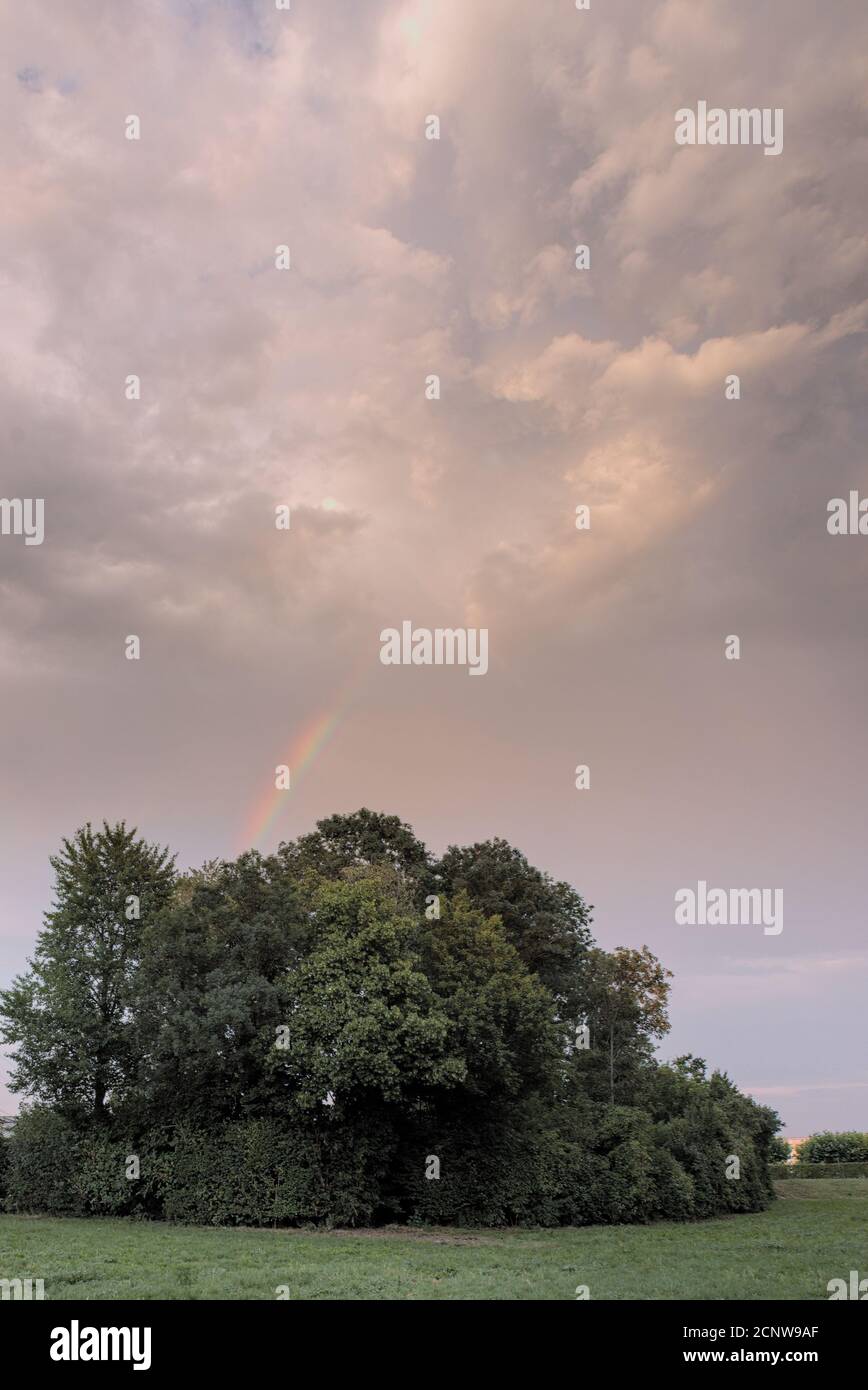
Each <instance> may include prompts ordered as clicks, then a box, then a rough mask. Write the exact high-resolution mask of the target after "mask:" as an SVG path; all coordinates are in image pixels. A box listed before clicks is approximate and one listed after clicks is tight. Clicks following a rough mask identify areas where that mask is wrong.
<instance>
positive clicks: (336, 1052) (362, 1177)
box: [0, 810, 779, 1224]
mask: <svg viewBox="0 0 868 1390" xmlns="http://www.w3.org/2000/svg"><path fill="white" fill-rule="evenodd" d="M51 862H52V866H53V869H54V872H55V894H54V902H53V905H52V907H51V909H50V910H49V912H48V913H47V914H46V918H45V925H44V928H43V930H42V932H41V933H40V935H39V937H38V940H37V945H36V950H35V954H34V956H33V959H32V961H31V962H30V966H29V969H28V971H27V972H26V973H25V974H24V975H23V976H21V977H19V978H18V979H17V980H16V981H15V982H14V983H13V985H12V986H11V988H10V989H8V990H6V991H5V992H3V993H0V1038H2V1040H3V1041H4V1042H6V1043H7V1044H10V1045H11V1046H12V1047H13V1048H14V1053H13V1071H12V1082H11V1085H12V1088H13V1090H15V1091H18V1092H20V1093H22V1095H23V1096H24V1097H25V1098H26V1102H27V1103H26V1106H25V1109H24V1111H23V1112H22V1115H21V1116H20V1117H19V1119H18V1121H17V1123H16V1125H15V1127H14V1131H13V1134H12V1136H11V1139H10V1140H8V1141H7V1152H6V1153H5V1154H3V1153H0V1171H5V1178H0V1182H2V1183H3V1184H4V1185H5V1190H6V1196H5V1200H6V1204H7V1206H9V1207H11V1208H12V1209H18V1210H22V1209H32V1210H47V1211H69V1212H100V1213H110V1212H118V1213H126V1212H130V1213H137V1214H150V1215H155V1216H167V1217H171V1218H175V1219H182V1220H193V1221H215V1222H220V1223H228V1222H233V1221H238V1222H249V1223H262V1222H300V1221H332V1222H370V1221H376V1220H426V1219H431V1220H439V1221H449V1222H454V1223H468V1222H471V1223H472V1222H479V1223H492V1224H499V1223H503V1222H521V1221H527V1222H536V1223H545V1224H557V1223H563V1222H583V1221H632V1220H647V1219H651V1218H652V1217H655V1216H663V1215H665V1216H675V1217H690V1216H699V1215H706V1214H711V1213H712V1212H716V1211H728V1210H755V1209H757V1208H759V1207H761V1206H763V1205H765V1203H766V1202H767V1201H768V1198H769V1195H770V1184H769V1178H768V1170H767V1160H768V1158H769V1155H770V1146H771V1141H772V1136H773V1135H774V1132H775V1130H776V1129H777V1128H778V1127H779V1121H778V1118H777V1116H776V1115H775V1114H774V1112H772V1111H770V1110H768V1109H766V1108H764V1107H761V1106H758V1105H756V1104H755V1103H754V1102H753V1101H751V1100H749V1099H748V1098H747V1097H745V1096H743V1095H741V1094H740V1093H739V1092H738V1091H737V1089H736V1088H735V1087H734V1086H733V1084H732V1083H731V1082H730V1081H729V1079H728V1078H727V1077H726V1076H725V1075H722V1074H720V1073H714V1074H713V1075H712V1076H710V1077H709V1076H707V1075H706V1068H705V1064H704V1063H703V1062H702V1061H701V1060H699V1059H696V1058H692V1057H684V1058H679V1059H677V1060H676V1061H675V1062H673V1063H671V1064H668V1065H664V1064H661V1063H659V1062H657V1061H656V1060H655V1056H654V1049H655V1045H656V1044H657V1043H658V1042H659V1040H660V1039H661V1038H662V1037H663V1036H664V1035H665V1033H666V1031H667V1029H668V1017H667V997H668V989H669V985H668V980H669V978H670V977H669V972H668V971H666V970H665V969H664V968H663V967H662V965H661V964H660V962H659V961H658V960H657V959H656V958H655V957H654V955H653V954H652V953H651V952H650V951H649V950H648V948H647V947H643V948H642V950H631V949H626V948H617V949H615V950H612V951H605V950H602V949H600V948H599V947H598V946H596V945H595V944H594V941H593V938H592V936H591V929H590V928H591V909H590V908H589V906H588V905H587V904H586V902H585V901H584V899H583V898H582V896H581V895H580V894H579V893H578V892H577V891H576V890H575V889H574V888H572V887H571V886H570V885H569V884H567V883H565V882H558V881H555V880H554V879H552V878H551V877H550V876H549V875H548V874H546V873H543V872H541V871H540V870H538V869H536V868H534V867H533V866H532V865H531V864H529V863H528V861H527V859H526V858H525V856H524V855H523V854H521V853H520V852H519V851H518V850H517V849H515V848H513V847H512V846H511V845H509V844H507V843H506V842H505V841H504V840H500V839H495V840H489V841H486V842H484V843H479V844H474V845H471V846H467V847H456V846H452V847H450V848H449V849H447V851H446V852H445V854H443V855H442V857H440V858H436V857H435V856H433V855H432V854H430V853H429V851H428V850H427V849H426V847H425V846H424V845H423V844H422V843H421V841H420V840H419V839H418V838H417V837H416V835H415V834H414V833H413V831H412V830H411V828H410V827H409V826H408V825H406V824H404V823H403V822H401V821H400V820H399V819H398V817H396V816H388V815H383V814H380V813H375V812H371V811H368V810H361V811H359V812H356V813H355V814H353V815H336V816H331V817H329V818H327V819H325V820H322V821H320V822H319V823H318V825H317V828H316V830H315V831H314V832H312V833H311V834H307V835H303V836H301V837H300V838H299V839H297V840H295V841H293V842H290V843H286V844H282V845H281V846H280V848H279V849H278V850H277V851H276V852H275V853H274V854H271V855H262V854H259V853H257V852H255V851H249V852H247V853H245V854H242V855H241V856H240V857H239V858H238V859H236V860H234V861H231V862H227V861H222V860H221V861H214V862H209V863H207V864H205V865H204V866H203V867H202V868H201V869H196V870H192V871H189V872H186V873H179V872H178V871H177V870H176V867H175V862H174V858H173V857H172V856H171V855H170V854H169V852H168V851H167V850H165V849H162V848H160V847H159V846H156V845H151V844H148V843H146V842H145V841H143V840H142V839H141V838H140V837H139V836H138V834H137V832H136V831H134V830H131V829H128V828H127V826H126V825H124V824H120V825H113V826H110V825H107V824H104V825H103V826H102V828H101V829H100V830H94V829H93V828H92V827H91V826H90V825H87V826H85V827H84V828H82V829H80V830H78V831H77V832H76V834H75V835H74V836H73V837H72V838H71V839H69V840H65V841H64V843H63V846H62V849H61V851H60V853H59V854H58V855H57V856H56V857H55V858H54V859H52V861H51ZM733 1160H734V1162H733Z"/></svg>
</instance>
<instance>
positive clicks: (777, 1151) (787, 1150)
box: [769, 1134, 793, 1163]
mask: <svg viewBox="0 0 868 1390" xmlns="http://www.w3.org/2000/svg"><path fill="white" fill-rule="evenodd" d="M792 1152H793V1149H792V1145H791V1144H789V1143H788V1142H787V1140H786V1139H785V1138H784V1136H783V1135H782V1134H773V1135H772V1138H771V1141H770V1143H769V1163H789V1161H790V1155H791V1154H792Z"/></svg>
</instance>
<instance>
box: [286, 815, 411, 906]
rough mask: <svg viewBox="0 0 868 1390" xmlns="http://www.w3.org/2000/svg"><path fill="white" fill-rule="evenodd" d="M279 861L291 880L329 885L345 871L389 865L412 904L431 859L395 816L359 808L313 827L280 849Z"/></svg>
mask: <svg viewBox="0 0 868 1390" xmlns="http://www.w3.org/2000/svg"><path fill="white" fill-rule="evenodd" d="M278 856H279V858H280V860H281V862H282V863H283V864H284V865H285V866H286V867H287V868H289V869H292V870H293V871H294V872H295V873H296V874H299V875H303V874H306V873H315V874H318V875H319V876H320V877H322V878H330V879H334V878H339V877H340V875H341V874H342V873H343V871H344V870H345V869H364V868H371V867H373V866H375V865H378V864H381V865H388V866H389V867H391V868H392V869H394V870H395V872H396V873H397V874H399V875H400V877H401V878H402V879H404V880H405V881H406V882H407V884H408V886H409V887H410V889H411V891H412V894H413V897H414V900H415V901H417V902H418V901H419V900H420V895H421V896H422V897H424V893H425V892H426V891H427V887H426V886H427V885H428V882H429V880H430V877H431V857H430V855H429V854H428V851H427V849H426V848H425V846H424V845H423V844H422V841H421V840H419V839H417V837H416V836H415V835H414V834H413V831H412V829H411V828H410V826H409V825H406V824H405V823H404V821H402V820H400V819H399V818H398V816H387V815H384V814H383V813H382V812H381V811H369V810H368V809H367V807H364V806H363V807H362V809H361V810H360V811H354V812H353V813H352V815H336V816H327V817H326V818H325V819H324V820H319V821H317V823H316V830H314V831H311V833H310V834H309V835H301V836H300V837H299V839H297V840H292V841H289V842H288V843H285V844H282V845H281V846H280V849H279V850H278Z"/></svg>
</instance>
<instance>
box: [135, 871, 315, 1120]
mask: <svg viewBox="0 0 868 1390" xmlns="http://www.w3.org/2000/svg"><path fill="white" fill-rule="evenodd" d="M310 931H311V925H310V920H309V914H308V910H307V904H306V902H305V901H304V899H303V898H302V895H301V893H300V890H299V885H298V884H297V883H296V881H295V878H294V877H293V876H292V875H291V874H289V873H287V871H286V869H285V867H284V866H283V865H282V864H281V863H280V861H279V860H278V859H277V858H276V857H274V856H269V857H267V858H264V857H263V856H262V855H260V854H258V853H256V852H255V851H249V852H248V853H246V854H243V855H241V857H240V858H239V859H238V860H236V861H234V862H216V863H209V864H206V865H204V866H203V868H201V869H197V870H194V871H192V872H190V873H188V874H186V875H184V877H183V878H181V879H179V881H178V883H177V885H176V887H175V891H174V893H173V896H172V900H171V902H170V903H168V904H167V905H166V906H165V908H164V910H163V911H162V912H161V913H160V914H158V915H157V916H156V917H155V918H154V920H153V921H152V922H151V923H150V924H149V926H148V929H147V930H146V932H145V933H144V936H143V940H142V961H141V967H140V970H139V972H138V977H137V982H136V990H135V1025H134V1037H135V1047H136V1052H137V1055H138V1058H139V1064H138V1068H137V1071H136V1073H135V1075H134V1076H133V1077H132V1084H131V1085H130V1086H129V1088H128V1090H127V1093H126V1095H125V1109H126V1113H127V1114H128V1115H130V1116H131V1117H133V1116H134V1117H136V1118H141V1119H142V1120H143V1121H145V1120H149V1121H151V1122H154V1121H155V1120H156V1121H157V1122H162V1121H168V1120H169V1119H171V1118H173V1117H175V1116H177V1115H183V1116H184V1117H186V1118H191V1119H194V1120H196V1121H202V1122H205V1121H210V1120H215V1119H224V1118H226V1119H229V1118H240V1117H242V1116H249V1115H261V1114H265V1113H267V1112H268V1110H269V1107H270V1106H271V1105H272V1103H273V1102H274V1100H275V1086H274V1078H273V1076H272V1074H271V1072H270V1070H269V1068H268V1065H267V1058H268V1054H269V1050H270V1048H272V1047H273V1045H274V1041H275V1036H276V1034H275V1029H276V1027H277V1026H278V1025H279V1024H280V1023H281V1022H282V1020H283V1017H284V1015H283V1012H282V1005H281V994H280V982H281V981H282V979H283V977H284V975H285V973H286V971H287V970H289V969H291V968H292V967H293V966H295V965H296V964H297V963H298V961H299V960H300V959H301V957H302V954H303V952H304V949H305V946H306V942H307V939H308V937H309V935H310Z"/></svg>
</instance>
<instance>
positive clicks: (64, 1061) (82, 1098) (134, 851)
mask: <svg viewBox="0 0 868 1390" xmlns="http://www.w3.org/2000/svg"><path fill="white" fill-rule="evenodd" d="M51 865H52V868H53V869H54V872H55V889H54V892H55V903H54V906H53V908H52V910H51V911H50V912H48V913H46V917H45V927H44V928H43V930H42V931H41V932H40V934H39V937H38V939H37V943H36V953H35V956H34V959H33V960H32V961H31V962H30V969H29V971H28V972H27V974H26V975H23V976H19V977H18V979H17V980H15V982H14V983H13V985H12V987H11V988H10V989H8V990H5V991H3V992H0V1040H2V1041H3V1042H5V1043H12V1044H14V1045H15V1046H16V1047H17V1053H16V1055H15V1060H14V1066H13V1070H12V1079H11V1081H10V1083H9V1084H10V1089H11V1090H13V1091H21V1092H24V1094H25V1095H27V1096H29V1097H30V1098H31V1099H32V1100H34V1101H37V1102H40V1103H41V1104H44V1105H50V1106H53V1107H54V1108H55V1109H57V1110H58V1111H59V1112H62V1113H64V1114H66V1115H68V1116H83V1117H86V1116H91V1117H93V1118H95V1119H97V1120H101V1119H103V1118H104V1117H105V1115H106V1112H107V1108H108V1102H109V1097H110V1095H111V1093H112V1092H113V1091H116V1090H122V1089H123V1088H124V1087H125V1085H128V1084H129V1075H130V1072H131V1071H132V1070H133V1069H134V1068H135V1049H134V1048H133V1046H132V1033H133V1027H132V1023H131V1021H130V1016H131V1009H132V1005H133V991H134V984H135V977H136V972H137V969H138V965H139V962H140V959H141V949H142V930H143V924H144V923H145V922H146V921H147V920H148V918H149V917H154V916H156V914H158V913H159V911H160V909H161V908H162V906H163V905H164V903H165V902H166V901H167V899H168V897H169V894H170V892H171V888H172V883H173V880H174V870H173V864H172V860H171V859H170V858H169V856H168V853H167V852H166V851H165V850H162V849H160V848H159V847H157V846H154V845H148V844H146V843H145V842H144V841H143V840H140V839H138V838H137V837H136V832H135V830H127V828H126V826H125V825H124V824H123V823H121V824H120V825H114V826H109V825H106V824H104V825H103V828H102V830H100V831H96V832H94V831H93V830H92V828H91V826H90V825H86V826H84V827H83V828H82V829H81V830H78V831H77V832H76V834H75V835H74V836H73V838H72V839H71V840H64V841H63V848H62V850H61V852H60V854H58V855H56V856H55V857H54V858H53V859H52V860H51Z"/></svg>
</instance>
